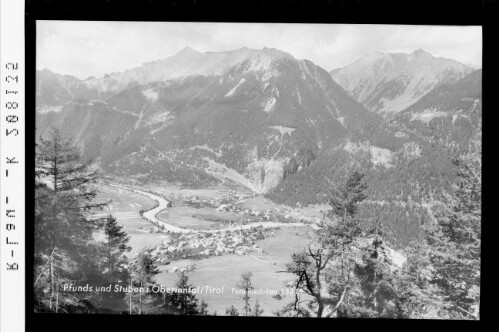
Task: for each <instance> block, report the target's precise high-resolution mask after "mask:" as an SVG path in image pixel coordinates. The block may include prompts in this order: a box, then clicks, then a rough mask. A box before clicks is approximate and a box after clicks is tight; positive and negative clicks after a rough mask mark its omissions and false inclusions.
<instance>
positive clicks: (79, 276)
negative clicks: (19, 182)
mask: <svg viewBox="0 0 499 332" xmlns="http://www.w3.org/2000/svg"><path fill="white" fill-rule="evenodd" d="M36 170H37V171H36V181H35V182H36V186H35V221H34V224H35V233H34V234H35V241H34V243H35V257H34V275H33V287H34V294H35V296H34V299H33V300H34V307H35V311H37V312H58V313H89V312H92V313H126V314H145V313H156V314H159V313H163V314H190V315H194V314H195V315H197V314H207V310H206V307H207V305H206V304H205V303H204V302H201V303H199V301H198V299H196V298H195V296H193V294H191V293H188V292H185V293H184V292H183V293H165V292H158V291H154V289H155V287H157V286H158V285H156V282H155V281H154V276H155V275H156V274H158V273H159V270H158V266H157V262H156V259H155V258H154V257H152V256H151V254H150V253H149V252H148V251H142V252H140V253H139V254H138V255H137V256H136V257H129V255H127V253H129V251H130V249H131V248H130V247H129V246H128V242H129V236H128V235H127V234H126V233H125V232H124V231H123V227H122V226H120V225H119V224H118V223H117V222H116V219H115V218H114V217H113V216H112V215H109V216H105V217H101V218H94V217H92V215H94V214H95V212H98V211H100V210H102V209H103V207H104V206H105V205H106V204H107V203H108V202H104V203H98V202H96V200H95V198H96V195H97V190H96V189H95V187H94V186H93V184H94V183H95V181H96V179H97V176H98V174H97V172H95V171H92V170H91V169H90V167H89V165H87V164H85V163H83V162H82V158H81V150H80V149H79V148H78V147H77V146H75V145H74V144H73V143H72V141H71V140H70V139H69V138H67V137H66V136H65V135H64V134H63V133H62V132H61V131H60V130H58V129H56V128H53V129H52V131H51V132H50V134H49V135H47V136H46V137H45V138H40V139H39V143H38V145H37V158H36ZM109 285H111V287H109ZM176 286H177V288H180V289H184V288H185V289H189V288H191V286H190V285H189V283H188V279H187V276H186V275H180V276H179V280H178V281H177V285H176ZM123 290H125V291H123ZM127 290H131V291H127Z"/></svg>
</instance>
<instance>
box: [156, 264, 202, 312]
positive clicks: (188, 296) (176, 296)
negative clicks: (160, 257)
mask: <svg viewBox="0 0 499 332" xmlns="http://www.w3.org/2000/svg"><path fill="white" fill-rule="evenodd" d="M175 286H176V288H177V291H176V292H173V293H172V294H168V295H167V296H166V297H165V304H166V305H171V306H172V307H173V308H175V310H176V311H177V312H178V313H180V314H183V315H198V314H200V310H201V309H200V308H199V306H198V299H197V298H196V296H195V294H193V292H192V290H193V289H194V287H192V285H191V284H189V277H188V276H187V273H185V272H184V273H181V274H180V275H179V279H178V280H177V282H176V284H175ZM206 306H207V305H206ZM206 306H205V307H204V308H202V310H203V311H205V310H206Z"/></svg>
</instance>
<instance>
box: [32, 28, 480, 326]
mask: <svg viewBox="0 0 499 332" xmlns="http://www.w3.org/2000/svg"><path fill="white" fill-rule="evenodd" d="M35 75H36V88H35V89H36V100H35V106H36V120H35V122H36V147H35V148H36V152H35V179H34V181H35V189H34V192H35V198H34V211H35V212H34V222H33V223H34V258H33V285H32V286H33V297H34V298H33V303H34V311H35V312H36V313H57V314H61V315H62V314H94V315H100V314H123V315H180V316H198V315H199V316H206V315H208V316H241V317H247V316H251V317H258V316H261V317H266V316H272V317H317V318H371V319H377V318H384V319H386V318H390V319H432V320H433V319H435V320H479V319H480V279H481V274H480V271H481V222H482V218H481V205H482V198H481V192H482V180H481V179H482V27H481V26H450V25H448V26H446V25H439V26H437V25H383V24H376V25H369V24H315V23H216V22H210V23H208V22H147V21H143V22H141V21H84V20H81V21H76V20H74V21H72V20H66V21H62V20H38V21H36V74H35Z"/></svg>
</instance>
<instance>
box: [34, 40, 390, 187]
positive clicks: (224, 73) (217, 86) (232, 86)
mask: <svg viewBox="0 0 499 332" xmlns="http://www.w3.org/2000/svg"><path fill="white" fill-rule="evenodd" d="M46 76H48V77H55V79H52V80H48V79H46V78H45V77H46ZM38 78H39V80H40V82H41V83H40V85H39V87H40V88H39V91H38V95H37V96H38V100H37V101H39V103H37V109H38V111H37V127H38V129H39V131H40V133H41V134H42V135H43V134H45V133H46V132H47V130H49V128H50V126H51V125H56V126H59V127H62V128H63V129H64V130H65V131H67V132H68V133H71V134H72V135H73V136H74V137H75V138H76V139H77V140H78V141H79V142H81V143H82V145H83V147H84V150H85V152H86V155H87V156H89V157H91V158H94V159H95V160H97V161H98V162H99V163H100V165H101V167H102V168H103V169H105V170H106V171H109V172H112V173H114V174H118V175H133V176H137V177H138V178H142V179H148V180H153V179H157V178H165V179H169V180H175V181H183V180H185V179H187V178H190V180H192V181H193V182H195V181H198V182H200V181H204V180H206V181H211V180H213V179H214V178H218V179H230V180H232V181H236V182H239V183H241V184H244V185H245V186H247V187H249V188H251V189H252V190H254V191H255V192H261V193H265V192H267V191H269V190H270V189H272V188H274V187H275V186H277V185H278V184H279V183H280V182H281V181H282V180H283V178H284V177H286V176H287V175H288V176H289V175H290V174H292V173H294V172H297V171H298V169H302V168H304V167H307V166H308V165H309V164H310V162H311V160H312V159H313V158H314V156H316V155H318V154H319V153H320V151H321V150H322V149H323V148H324V147H325V146H331V144H333V143H334V144H337V143H338V142H340V141H343V140H345V139H346V138H347V137H350V136H351V137H354V136H355V135H356V133H360V132H362V131H364V130H365V128H366V127H367V126H368V125H369V126H371V125H373V124H376V123H381V119H379V118H378V117H377V116H376V115H374V114H372V113H370V112H369V111H367V110H366V109H365V108H364V107H363V106H362V105H361V104H359V103H357V102H356V101H354V100H353V99H352V98H350V97H349V96H348V95H347V93H346V92H345V91H344V90H343V89H342V88H341V87H340V86H339V85H338V84H336V83H335V82H334V81H333V80H332V78H331V76H330V75H329V73H327V72H326V71H325V70H323V69H322V68H320V67H318V66H316V65H314V64H313V63H311V62H309V61H306V60H296V59H294V58H293V57H292V56H291V55H289V54H287V53H284V52H281V51H278V50H275V49H263V50H250V49H240V50H236V51H232V52H222V53H200V52H196V51H194V50H192V49H185V50H183V51H181V52H180V53H179V54H177V55H175V56H173V57H171V58H168V59H165V60H161V61H156V62H153V63H148V64H145V65H144V66H142V67H139V68H135V69H132V70H129V71H125V72H123V73H116V74H111V75H107V76H106V77H103V78H100V79H95V78H92V79H88V80H85V81H75V82H71V84H67V82H66V80H63V79H61V76H60V75H57V74H53V73H49V72H45V71H44V72H39V75H38ZM50 83H52V84H50ZM59 91H62V92H65V91H66V92H67V93H66V94H62V93H61V96H63V97H58V96H59ZM56 92H57V93H56ZM45 100H50V101H51V104H50V106H51V107H56V108H57V109H47V108H46V107H45V105H46V104H47V103H46V102H44V101H45ZM44 107H45V108H44ZM335 142H336V143H335ZM190 180H189V181H190Z"/></svg>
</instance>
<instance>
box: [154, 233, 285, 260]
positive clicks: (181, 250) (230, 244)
mask: <svg viewBox="0 0 499 332" xmlns="http://www.w3.org/2000/svg"><path fill="white" fill-rule="evenodd" d="M275 232H276V228H273V229H270V228H263V227H262V226H259V227H254V228H250V229H243V230H222V231H220V232H212V233H209V232H192V233H183V234H172V237H171V238H170V239H169V240H166V241H163V243H162V244H161V245H159V246H157V247H156V248H154V249H152V250H151V254H152V255H153V257H155V258H156V259H157V262H158V263H159V265H168V264H170V262H172V261H175V260H179V259H201V258H207V257H210V256H221V255H225V254H236V255H246V254H248V253H251V252H254V253H263V250H262V248H260V247H259V246H258V245H257V244H256V241H258V240H263V239H264V238H266V237H269V236H275ZM172 270H173V268H172Z"/></svg>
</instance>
